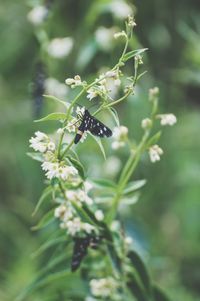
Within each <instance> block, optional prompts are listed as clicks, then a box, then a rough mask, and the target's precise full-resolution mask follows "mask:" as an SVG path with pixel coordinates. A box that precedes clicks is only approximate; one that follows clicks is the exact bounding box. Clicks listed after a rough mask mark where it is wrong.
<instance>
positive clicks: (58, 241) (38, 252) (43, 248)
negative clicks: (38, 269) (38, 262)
mask: <svg viewBox="0 0 200 301" xmlns="http://www.w3.org/2000/svg"><path fill="white" fill-rule="evenodd" d="M66 240H67V237H66V235H64V236H61V237H55V238H53V239H50V240H48V241H46V242H45V243H44V244H43V245H41V246H40V247H39V249H38V250H36V251H35V252H34V253H33V254H32V257H33V258H35V257H37V256H38V255H41V254H42V253H43V252H45V251H46V250H48V249H49V248H51V247H52V246H54V245H57V244H61V243H62V242H66Z"/></svg>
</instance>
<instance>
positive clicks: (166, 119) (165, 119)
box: [157, 114, 177, 125]
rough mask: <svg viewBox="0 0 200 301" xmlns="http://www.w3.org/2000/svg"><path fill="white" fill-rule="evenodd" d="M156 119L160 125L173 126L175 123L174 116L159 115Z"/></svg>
mask: <svg viewBox="0 0 200 301" xmlns="http://www.w3.org/2000/svg"><path fill="white" fill-rule="evenodd" d="M157 118H159V119H160V124H161V125H174V124H175V123H176V122H177V119H176V116H175V115H174V114H160V115H157Z"/></svg>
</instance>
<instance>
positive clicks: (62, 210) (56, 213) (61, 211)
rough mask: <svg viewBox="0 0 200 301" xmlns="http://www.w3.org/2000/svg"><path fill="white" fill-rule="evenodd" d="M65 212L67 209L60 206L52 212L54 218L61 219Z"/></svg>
mask: <svg viewBox="0 0 200 301" xmlns="http://www.w3.org/2000/svg"><path fill="white" fill-rule="evenodd" d="M66 210H67V207H66V206H65V205H63V204H62V205H60V206H58V207H57V208H56V209H55V210H54V216H55V217H56V218H63V216H64V214H65V212H66Z"/></svg>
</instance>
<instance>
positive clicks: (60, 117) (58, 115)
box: [34, 112, 66, 122]
mask: <svg viewBox="0 0 200 301" xmlns="http://www.w3.org/2000/svg"><path fill="white" fill-rule="evenodd" d="M65 118H66V114H65V113H62V112H55V113H51V114H49V115H47V116H45V117H43V118H41V119H38V120H35V121H34V122H42V121H50V120H60V121H63V120H65Z"/></svg>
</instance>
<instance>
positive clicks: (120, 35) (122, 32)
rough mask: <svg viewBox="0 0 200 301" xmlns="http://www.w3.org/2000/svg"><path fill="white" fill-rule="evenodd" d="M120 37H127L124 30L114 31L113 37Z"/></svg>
mask: <svg viewBox="0 0 200 301" xmlns="http://www.w3.org/2000/svg"><path fill="white" fill-rule="evenodd" d="M121 37H123V38H127V34H126V33H125V31H124V30H122V31H120V32H116V33H115V34H114V38H115V39H118V38H121Z"/></svg>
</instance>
